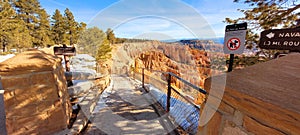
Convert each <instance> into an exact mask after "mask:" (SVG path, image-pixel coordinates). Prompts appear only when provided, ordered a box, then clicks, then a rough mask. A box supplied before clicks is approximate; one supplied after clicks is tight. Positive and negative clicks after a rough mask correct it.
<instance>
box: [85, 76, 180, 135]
mask: <svg viewBox="0 0 300 135" xmlns="http://www.w3.org/2000/svg"><path fill="white" fill-rule="evenodd" d="M112 83H113V85H112V88H111V89H107V90H105V91H104V93H103V94H102V96H101V97H100V100H99V102H98V103H97V107H96V108H95V110H94V113H93V116H94V117H93V119H92V120H91V124H90V126H89V127H88V129H87V131H86V132H85V134H87V135H96V134H108V135H119V134H168V133H171V132H172V131H173V129H174V126H173V125H172V124H171V123H170V122H169V120H168V115H167V114H163V113H162V110H159V109H158V110H157V109H155V108H154V107H153V106H154V104H156V101H154V100H153V97H151V96H150V95H149V94H147V93H146V92H145V91H144V90H143V89H142V88H141V84H140V83H139V82H136V81H133V80H132V79H130V78H129V77H126V76H119V75H118V76H117V75H112ZM171 134H172V133H171Z"/></svg>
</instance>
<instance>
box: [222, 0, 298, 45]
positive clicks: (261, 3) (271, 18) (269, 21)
mask: <svg viewBox="0 0 300 135" xmlns="http://www.w3.org/2000/svg"><path fill="white" fill-rule="evenodd" d="M234 2H240V0H234ZM243 3H245V4H248V5H249V7H250V8H249V9H246V10H244V9H239V11H241V12H242V13H244V17H241V18H237V19H231V18H226V20H225V21H226V22H228V23H239V22H248V25H249V28H250V30H251V31H250V32H249V34H248V39H251V40H255V41H256V42H258V40H257V38H258V37H259V36H258V34H256V33H255V32H254V31H263V30H268V29H272V28H277V27H279V26H281V27H284V28H291V27H296V25H297V20H299V19H300V13H299V12H297V10H298V9H300V3H299V2H297V1H296V0H243ZM299 25H300V24H299Z"/></svg>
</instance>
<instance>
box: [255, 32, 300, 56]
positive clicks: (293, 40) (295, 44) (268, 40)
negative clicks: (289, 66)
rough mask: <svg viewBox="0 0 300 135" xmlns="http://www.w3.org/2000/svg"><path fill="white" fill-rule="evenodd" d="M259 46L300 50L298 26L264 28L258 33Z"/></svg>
mask: <svg viewBox="0 0 300 135" xmlns="http://www.w3.org/2000/svg"><path fill="white" fill-rule="evenodd" d="M259 47H260V48H262V49H277V50H290V51H294V52H300V28H293V29H273V30H265V31H263V32H261V34H260V42H259Z"/></svg>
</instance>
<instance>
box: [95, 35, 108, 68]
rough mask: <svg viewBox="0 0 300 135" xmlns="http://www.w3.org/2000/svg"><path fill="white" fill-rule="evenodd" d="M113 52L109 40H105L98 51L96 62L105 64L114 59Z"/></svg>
mask: <svg viewBox="0 0 300 135" xmlns="http://www.w3.org/2000/svg"><path fill="white" fill-rule="evenodd" d="M111 50H112V48H111V47H110V43H109V41H108V39H106V38H104V39H103V41H102V44H101V45H100V46H99V48H98V50H97V55H96V60H97V61H99V62H104V61H106V60H108V59H110V58H111V57H112V55H111Z"/></svg>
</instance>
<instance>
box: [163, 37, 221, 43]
mask: <svg viewBox="0 0 300 135" xmlns="http://www.w3.org/2000/svg"><path fill="white" fill-rule="evenodd" d="M182 40H186V41H187V40H191V41H193V40H200V41H201V40H202V41H207V40H212V41H214V43H216V44H221V45H223V44H224V37H216V38H203V39H196V38H194V39H192V38H191V39H168V40H161V42H167V43H174V42H180V41H182Z"/></svg>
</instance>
